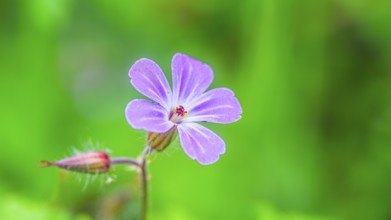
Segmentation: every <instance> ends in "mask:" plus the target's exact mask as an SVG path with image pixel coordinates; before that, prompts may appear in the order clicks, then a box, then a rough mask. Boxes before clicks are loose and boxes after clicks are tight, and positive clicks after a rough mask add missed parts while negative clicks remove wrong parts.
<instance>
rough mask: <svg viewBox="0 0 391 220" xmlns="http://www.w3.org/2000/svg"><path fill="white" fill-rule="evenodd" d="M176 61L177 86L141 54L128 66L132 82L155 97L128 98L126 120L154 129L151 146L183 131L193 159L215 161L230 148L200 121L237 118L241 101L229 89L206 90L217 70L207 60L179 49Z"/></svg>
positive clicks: (174, 78) (185, 147) (182, 138)
mask: <svg viewBox="0 0 391 220" xmlns="http://www.w3.org/2000/svg"><path fill="white" fill-rule="evenodd" d="M171 65H172V66H171V67H172V90H171V88H170V86H169V84H168V81H167V78H166V77H165V76H164V74H163V72H162V70H161V69H160V67H159V66H158V65H157V64H156V63H155V62H153V61H152V60H149V59H145V58H142V59H140V60H138V61H136V62H135V63H134V64H133V66H132V67H131V68H130V70H129V77H130V79H131V80H130V82H131V84H132V85H133V86H134V87H135V88H136V89H137V90H138V91H139V92H140V93H141V94H143V95H145V96H147V97H148V98H150V99H152V101H149V100H145V99H135V100H132V101H131V102H129V104H128V105H127V107H126V110H125V115H126V119H127V121H128V123H129V124H130V125H131V126H132V127H133V128H135V129H143V130H146V131H149V132H150V133H149V135H148V136H150V137H152V138H149V140H148V141H149V144H150V145H151V147H153V148H155V149H158V150H162V149H164V148H165V147H166V146H168V145H169V144H170V142H171V140H172V139H173V138H172V137H175V134H176V132H178V134H179V139H180V143H181V145H182V148H183V150H184V151H185V152H186V154H187V155H188V156H189V157H190V158H192V159H195V160H197V161H198V162H199V163H201V164H211V163H214V162H216V161H217V160H218V159H219V156H220V154H223V153H224V152H225V143H224V141H223V140H222V139H221V138H220V137H219V136H218V135H216V134H215V133H214V132H212V131H211V130H209V129H208V128H206V127H204V126H202V125H200V124H198V123H197V122H214V123H221V124H227V123H232V122H235V121H237V120H239V119H240V118H241V114H242V108H241V106H240V103H239V101H238V99H237V98H236V97H235V96H234V93H233V92H232V91H231V90H230V89H227V88H217V89H212V90H209V91H207V92H205V91H206V89H207V88H208V87H209V86H210V84H211V83H212V81H213V71H212V69H211V68H210V67H209V66H208V65H207V64H204V63H202V62H200V61H198V60H195V59H194V58H191V57H189V56H187V55H185V54H175V55H174V57H173V59H172V64H171ZM173 131H175V132H173ZM151 143H152V144H151ZM154 144H155V147H154Z"/></svg>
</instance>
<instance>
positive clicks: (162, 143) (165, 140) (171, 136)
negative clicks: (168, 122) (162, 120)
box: [147, 126, 178, 151]
mask: <svg viewBox="0 0 391 220" xmlns="http://www.w3.org/2000/svg"><path fill="white" fill-rule="evenodd" d="M177 134H178V131H177V129H176V126H174V127H172V128H171V129H170V130H168V131H167V132H165V133H155V132H149V133H148V137H147V140H148V144H149V146H151V147H152V148H153V149H155V150H157V151H163V150H164V149H165V148H166V147H168V145H170V144H171V142H172V141H174V140H175V138H176V136H177Z"/></svg>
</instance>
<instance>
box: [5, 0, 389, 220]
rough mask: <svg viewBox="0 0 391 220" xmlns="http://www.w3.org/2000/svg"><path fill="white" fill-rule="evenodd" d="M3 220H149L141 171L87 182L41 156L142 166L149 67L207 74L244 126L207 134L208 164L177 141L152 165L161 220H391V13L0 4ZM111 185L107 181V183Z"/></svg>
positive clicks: (252, 6)
mask: <svg viewBox="0 0 391 220" xmlns="http://www.w3.org/2000/svg"><path fill="white" fill-rule="evenodd" d="M0 28H1V29H0V42H1V47H0V62H1V65H0V71H1V75H0V94H1V108H0V124H1V125H0V219H16V220H18V219H138V210H139V205H140V203H139V185H138V179H137V173H136V172H135V171H134V170H130V169H128V168H127V167H125V166H118V167H116V168H115V170H113V171H112V172H111V173H110V174H109V175H105V176H101V177H97V178H96V180H95V181H89V183H88V184H87V187H86V188H85V189H84V190H83V188H84V186H85V185H86V184H85V183H86V181H87V179H86V177H85V176H82V175H77V174H69V173H67V172H61V171H60V170H58V169H55V168H50V169H49V168H47V169H38V168H37V166H39V163H38V161H39V160H41V159H47V160H58V159H61V158H63V157H65V156H67V155H71V152H72V149H73V148H77V149H79V150H87V149H91V148H93V149H95V148H98V149H110V150H111V155H112V156H131V157H136V156H137V155H138V154H139V153H140V152H141V151H142V149H143V147H144V145H145V136H146V133H145V132H143V131H137V130H134V129H132V128H131V127H130V126H129V125H128V124H127V122H126V120H125V117H124V109H125V106H126V104H127V103H128V102H129V101H130V100H132V99H134V98H137V97H142V96H141V95H140V94H138V93H137V91H136V90H135V89H134V88H132V87H131V85H130V83H129V78H128V76H127V72H128V70H129V68H130V66H131V65H132V64H133V63H134V61H136V60H137V59H139V58H142V57H147V58H150V59H152V60H154V61H156V62H157V63H158V64H159V65H160V66H161V67H162V69H163V70H164V72H165V73H166V75H168V76H169V75H170V74H171V67H170V63H171V58H172V56H173V55H174V54H175V53H176V52H181V53H186V54H189V55H191V56H193V57H195V58H197V59H199V60H202V61H203V62H205V63H207V64H209V65H210V66H211V67H212V68H213V70H214V73H215V81H214V82H213V84H212V87H211V88H216V87H229V88H231V89H232V90H234V91H235V94H236V96H237V97H238V99H239V100H240V102H241V104H242V108H243V115H242V119H241V120H240V121H238V122H236V123H233V124H229V125H215V124H212V125H208V127H210V128H211V129H213V130H214V131H215V132H216V133H217V134H219V135H220V136H221V137H222V138H223V139H224V140H225V142H226V145H227V151H226V153H225V154H224V155H223V156H222V157H221V158H220V160H219V161H218V162H217V163H215V164H213V165H210V166H202V165H199V164H198V163H197V162H196V161H192V160H191V159H189V158H188V157H187V156H186V155H185V154H184V152H183V151H182V149H181V147H180V146H179V144H178V143H177V142H178V141H177V142H176V143H175V144H173V145H171V146H170V147H169V148H168V149H167V150H166V151H164V152H163V153H159V154H154V155H153V158H152V160H151V164H150V166H149V167H150V169H149V171H150V175H151V176H150V177H151V179H150V181H149V183H150V203H149V204H150V211H149V216H150V219H170V220H176V219H178V220H180V219H189V220H192V219H259V220H280V219H284V220H287V219H295V220H301V219H355V220H361V219H363V220H366V219H368V220H377V219H379V220H383V219H384V220H386V219H391V187H390V186H391V146H390V144H391V1H388V0H373V1H372V0H329V1H314V0H295V1H294V0H243V1H227V0H199V1H190V0H188V1H184V0H169V1H161V0H145V1H144V0H132V1H105V0H102V1H78V0H73V1H71V0H34V1H27V0H26V1H12V0H3V1H1V2H0ZM108 178H112V179H113V182H112V183H111V184H107V183H106V182H107V179H108Z"/></svg>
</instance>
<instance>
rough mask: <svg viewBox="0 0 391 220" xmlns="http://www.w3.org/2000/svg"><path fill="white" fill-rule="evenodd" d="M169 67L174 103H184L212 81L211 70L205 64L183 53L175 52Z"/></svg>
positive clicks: (203, 90)
mask: <svg viewBox="0 0 391 220" xmlns="http://www.w3.org/2000/svg"><path fill="white" fill-rule="evenodd" d="M171 68H172V88H173V103H174V105H184V104H186V103H187V101H188V100H191V99H193V98H194V97H197V96H199V95H200V94H202V93H203V92H205V90H206V89H207V88H208V87H209V86H210V84H211V83H212V81H213V71H212V69H211V68H210V67H209V66H208V65H207V64H204V63H202V62H200V61H198V60H195V59H193V58H191V57H189V56H187V55H185V54H179V53H177V54H175V55H174V57H173V58H172V64H171Z"/></svg>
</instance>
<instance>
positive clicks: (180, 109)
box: [174, 105, 188, 118]
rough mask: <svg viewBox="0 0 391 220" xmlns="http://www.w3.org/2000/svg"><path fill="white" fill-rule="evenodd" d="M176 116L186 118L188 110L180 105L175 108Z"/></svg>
mask: <svg viewBox="0 0 391 220" xmlns="http://www.w3.org/2000/svg"><path fill="white" fill-rule="evenodd" d="M174 114H176V116H178V117H182V118H184V117H186V115H187V114H188V112H187V110H186V109H185V107H183V106H182V105H178V106H177V107H175V109H174Z"/></svg>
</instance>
